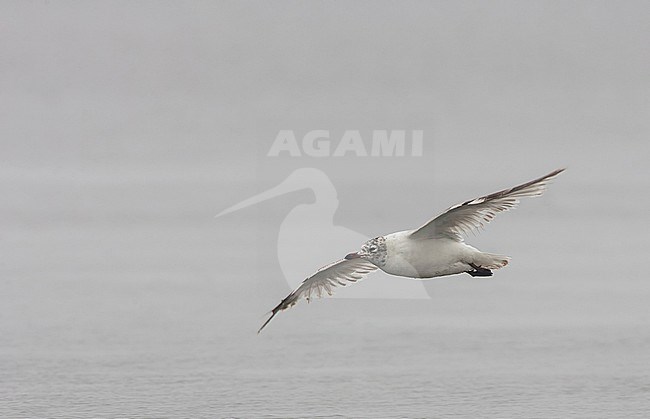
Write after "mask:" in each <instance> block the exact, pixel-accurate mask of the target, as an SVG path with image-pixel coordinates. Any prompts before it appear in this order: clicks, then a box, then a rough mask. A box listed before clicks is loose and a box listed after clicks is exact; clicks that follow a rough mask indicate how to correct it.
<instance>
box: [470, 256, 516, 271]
mask: <svg viewBox="0 0 650 419" xmlns="http://www.w3.org/2000/svg"><path fill="white" fill-rule="evenodd" d="M509 261H510V258H509V257H508V256H503V255H495V254H494V253H484V252H480V253H479V254H477V255H475V256H474V263H475V264H477V265H478V266H480V267H482V268H486V269H499V268H503V267H504V266H506V265H507V264H508V262H509Z"/></svg>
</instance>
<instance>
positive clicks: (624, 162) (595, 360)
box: [0, 1, 650, 417]
mask: <svg viewBox="0 0 650 419" xmlns="http://www.w3.org/2000/svg"><path fill="white" fill-rule="evenodd" d="M0 13H1V15H2V16H3V19H2V21H3V23H2V25H1V26H0V55H1V57H2V59H1V60H0V83H1V84H0V107H1V108H0V159H1V160H0V161H1V164H0V185H1V190H2V195H3V199H2V200H1V201H0V202H1V204H0V254H1V255H2V257H1V258H0V272H1V273H2V275H1V276H0V281H2V292H0V388H2V389H3V390H1V391H0V414H1V415H2V416H7V417H56V416H62V417H91V416H92V417H116V416H129V417H138V416H143V417H152V416H154V417H176V416H191V417H214V416H216V417H260V416H263V415H268V416H269V417H306V416H310V415H311V416H324V417H327V416H328V415H341V416H345V417H347V416H357V417H359V416H367V417H381V416H385V417H402V416H409V417H412V416H416V417H418V416H419V417H422V416H425V417H430V416H436V417H450V416H451V417H453V416H458V417H463V416H472V415H474V416H476V415H477V414H480V415H482V416H491V417H497V416H498V417H513V416H515V417H522V416H524V417H526V416H528V417H557V416H561V417H568V416H577V417H585V416H588V417H599V416H601V417H616V416H625V417H634V416H635V415H636V416H638V417H642V416H643V412H647V410H648V408H650V406H649V405H648V402H647V400H648V399H649V397H648V396H649V394H648V389H650V371H649V369H648V365H650V358H649V356H648V355H647V347H648V345H649V344H650V311H649V310H648V307H647V302H648V301H649V299H650V282H649V281H648V276H647V273H646V267H645V261H646V260H647V253H648V251H649V250H650V240H649V239H648V237H647V235H646V233H647V232H648V222H647V207H648V205H649V204H650V197H648V194H647V193H646V191H647V190H648V187H650V183H649V180H648V175H649V174H650V173H649V170H648V166H647V164H648V158H649V157H650V156H649V153H650V145H649V143H648V140H647V139H648V136H649V134H650V118H649V116H650V115H649V111H650V106H649V103H648V97H650V50H649V49H648V48H647V40H648V39H650V20H648V13H650V8H649V6H648V4H647V3H646V2H633V1H630V2H604V1H603V2H596V1H589V2H587V1H584V2H580V1H577V2H559V1H557V2H556V1H544V2H514V1H495V2H474V1H462V2H394V3H390V2H354V3H347V2H309V3H307V2H304V3H303V2H274V3H262V2H251V3H243V2H224V1H221V2H184V3H180V2H136V3H134V2H120V1H114V2H83V3H81V2H45V1H25V2H3V3H2V4H1V5H0ZM287 129H290V130H293V131H294V132H295V133H296V135H297V136H298V138H299V139H300V138H301V136H302V135H304V134H305V133H306V132H308V131H311V130H316V129H321V130H329V131H330V133H331V136H332V140H331V142H332V147H333V148H334V147H336V145H337V143H338V141H339V140H340V138H341V135H342V134H343V133H344V132H345V131H346V130H359V131H360V132H361V134H362V137H363V139H364V141H365V144H366V147H367V148H368V149H370V144H371V133H372V131H373V130H391V129H403V130H407V131H410V130H415V129H417V130H423V132H424V150H423V156H421V157H410V156H406V157H383V158H380V157H364V158H361V157H356V156H353V155H348V156H346V157H328V158H313V157H308V156H302V157H289V156H286V155H282V156H279V157H268V156H267V153H268V151H269V149H270V147H271V145H272V143H273V141H274V140H275V138H276V136H277V134H278V132H279V131H280V130H287ZM301 167H313V168H318V169H320V170H322V171H323V172H324V173H326V174H327V176H328V177H329V178H330V180H331V181H332V183H333V184H334V186H335V187H336V190H337V193H338V201H339V206H338V210H337V212H336V213H335V216H334V223H335V224H336V225H340V226H345V227H347V228H350V229H353V230H355V231H357V232H359V233H361V234H364V235H365V236H367V237H374V236H377V235H380V234H386V233H390V232H393V231H397V230H403V229H407V228H415V227H417V226H419V225H421V224H422V223H424V222H425V221H426V220H428V219H429V218H431V217H432V216H434V215H436V214H437V213H439V212H441V211H443V210H444V209H445V208H447V207H448V206H450V205H452V204H456V203H458V202H462V201H465V200H467V199H470V198H474V197H476V196H480V195H484V194H486V193H490V192H494V191H496V190H499V189H502V188H505V187H510V186H514V185H516V184H518V183H521V182H524V181H527V180H530V179H533V178H535V177H538V176H541V175H543V174H545V173H547V172H549V171H551V170H553V169H555V168H559V167H567V168H568V169H567V171H566V172H565V173H564V174H562V175H561V176H560V177H559V178H558V179H557V180H556V181H555V182H554V183H553V184H552V185H551V186H550V187H549V190H548V191H547V193H546V194H545V195H544V196H543V197H542V198H539V199H535V200H527V201H524V202H522V204H521V206H520V208H519V209H518V210H516V211H514V212H509V213H507V214H503V215H500V216H499V217H498V218H497V219H496V220H495V221H494V222H492V223H491V224H490V225H489V226H488V227H487V228H486V231H485V232H484V233H481V234H480V235H478V236H476V237H468V239H467V241H468V243H470V244H472V245H474V246H476V247H478V248H480V249H483V250H485V251H490V252H495V253H503V254H507V255H509V256H511V257H512V258H513V259H512V262H511V265H509V266H508V267H507V268H506V269H503V270H501V271H498V272H496V273H495V276H494V278H492V279H490V280H476V279H471V278H469V277H466V278H465V277H461V276H456V277H448V278H441V279H437V280H435V281H429V282H427V283H426V284H425V286H426V290H427V293H428V295H429V297H430V299H428V300H418V301H414V300H343V299H336V300H334V299H332V300H327V301H325V300H322V301H316V302H314V303H312V304H309V305H307V304H305V303H304V302H302V303H301V304H299V305H297V306H296V307H295V308H293V309H292V310H290V311H288V312H284V313H281V314H280V315H278V316H277V318H276V319H274V321H273V322H272V323H271V324H270V325H269V327H268V329H267V330H265V332H264V333H263V334H262V335H260V336H256V335H255V331H256V330H257V328H258V327H259V326H260V325H261V323H262V322H263V320H264V316H263V314H264V313H265V312H266V311H268V310H270V309H271V308H272V307H273V306H275V305H276V304H277V303H278V302H279V300H280V299H281V298H283V297H285V296H286V294H287V293H288V292H289V288H288V285H287V282H286V280H285V279H284V278H283V276H282V272H281V270H280V266H279V263H278V258H277V250H276V246H277V237H278V232H279V228H280V224H281V222H282V220H283V219H284V217H285V216H286V215H287V214H288V212H289V211H290V210H291V209H292V208H294V207H295V206H296V205H300V204H305V203H310V202H313V201H314V194H313V192H310V191H309V190H308V189H303V190H300V191H295V192H292V193H290V194H287V195H285V196H283V197H277V198H275V199H273V200H269V201H266V202H264V203H260V204H258V205H256V206H254V207H250V208H247V209H244V210H241V211H239V212H237V213H233V214H229V215H227V216H224V217H221V218H216V219H215V218H214V215H215V214H217V213H219V212H220V211H222V210H223V209H225V208H227V207H229V206H231V205H234V204H236V203H237V202H240V201H242V200H244V199H246V198H249V197H251V196H253V195H255V194H257V193H259V192H262V191H264V190H267V189H269V188H271V187H273V186H275V185H277V184H279V183H280V182H282V181H283V180H284V179H285V178H286V177H287V176H289V174H290V173H292V172H293V171H294V170H295V169H297V168H301ZM299 231H300V229H297V232H299ZM318 244H319V238H318V237H314V244H313V252H314V253H316V254H318V252H319V247H318ZM360 244H361V243H359V245H360ZM352 250H355V249H341V253H340V256H342V255H344V254H345V253H347V252H349V251H352ZM331 256H334V255H323V260H322V263H321V265H324V264H327V263H329V262H331V261H332V259H331ZM335 257H337V256H335ZM321 265H318V266H314V267H313V268H314V269H317V268H318V267H319V266H321ZM307 274H309V272H306V273H305V275H307ZM400 281H402V280H401V279H396V286H399V283H400ZM345 291H346V290H339V291H338V292H340V293H343V292H345Z"/></svg>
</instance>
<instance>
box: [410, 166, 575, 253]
mask: <svg viewBox="0 0 650 419" xmlns="http://www.w3.org/2000/svg"><path fill="white" fill-rule="evenodd" d="M564 170H565V169H558V170H555V171H553V172H551V173H549V174H548V175H546V176H542V177H540V178H538V179H535V180H531V181H530V182H526V183H524V184H522V185H519V186H515V187H514V188H510V189H504V190H502V191H499V192H495V193H493V194H490V195H487V196H483V197H480V198H476V199H472V200H470V201H467V202H463V203H462V204H458V205H454V206H453V207H451V208H449V209H448V210H447V211H445V212H444V213H442V214H440V215H439V216H437V217H436V218H434V219H432V220H430V221H429V222H427V223H426V224H425V225H423V226H422V227H420V228H418V229H417V230H414V231H413V232H412V233H411V236H410V237H411V238H413V239H431V238H440V237H449V238H452V239H454V240H458V241H462V240H463V237H462V235H463V234H467V233H469V232H470V231H472V230H477V229H480V228H482V227H483V226H484V225H485V224H486V223H489V222H490V221H492V219H493V218H494V217H495V216H496V215H497V213H499V212H502V211H507V210H509V209H512V208H515V207H516V206H517V204H518V203H519V198H523V197H528V196H539V195H541V194H542V193H543V192H544V190H545V189H546V185H547V184H548V183H549V181H550V180H552V179H553V178H555V177H556V176H557V175H559V174H560V173H562V172H563V171H564Z"/></svg>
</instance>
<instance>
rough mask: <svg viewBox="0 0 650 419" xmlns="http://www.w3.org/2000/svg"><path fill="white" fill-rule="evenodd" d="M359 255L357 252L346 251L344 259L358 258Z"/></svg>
mask: <svg viewBox="0 0 650 419" xmlns="http://www.w3.org/2000/svg"><path fill="white" fill-rule="evenodd" d="M360 257H361V255H360V254H359V252H353V253H348V254H347V255H345V259H347V260H350V259H359V258H360Z"/></svg>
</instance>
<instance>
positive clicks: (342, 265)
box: [257, 258, 377, 333]
mask: <svg viewBox="0 0 650 419" xmlns="http://www.w3.org/2000/svg"><path fill="white" fill-rule="evenodd" d="M375 269H377V266H375V265H373V264H372V263H370V262H368V261H367V260H365V259H362V258H355V259H341V260H339V261H337V262H334V263H332V264H329V265H327V266H323V267H322V268H320V269H319V270H318V271H317V272H316V273H314V274H313V275H312V276H310V277H309V278H307V279H305V280H304V281H303V282H302V284H300V286H299V287H298V288H296V289H295V290H293V292H292V293H291V294H289V295H288V296H287V297H286V298H285V299H284V300H282V301H281V302H280V304H278V305H277V306H276V307H275V308H274V309H273V310H271V317H269V319H268V320H267V321H266V322H264V324H263V325H262V327H260V330H258V331H257V333H260V332H261V331H262V329H264V327H265V326H266V325H267V324H269V322H270V321H271V319H272V318H273V317H275V315H276V314H278V313H279V312H280V311H283V310H286V309H288V308H291V307H293V306H294V305H295V304H296V303H297V302H298V300H300V299H301V298H305V299H306V300H307V301H308V302H309V301H310V300H311V299H312V298H314V297H318V298H321V297H322V296H324V295H325V294H327V295H332V292H333V290H334V288H335V287H345V286H346V285H348V284H352V283H355V282H358V281H360V280H361V279H363V277H364V276H365V275H366V274H368V273H370V272H372V271H374V270H375Z"/></svg>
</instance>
